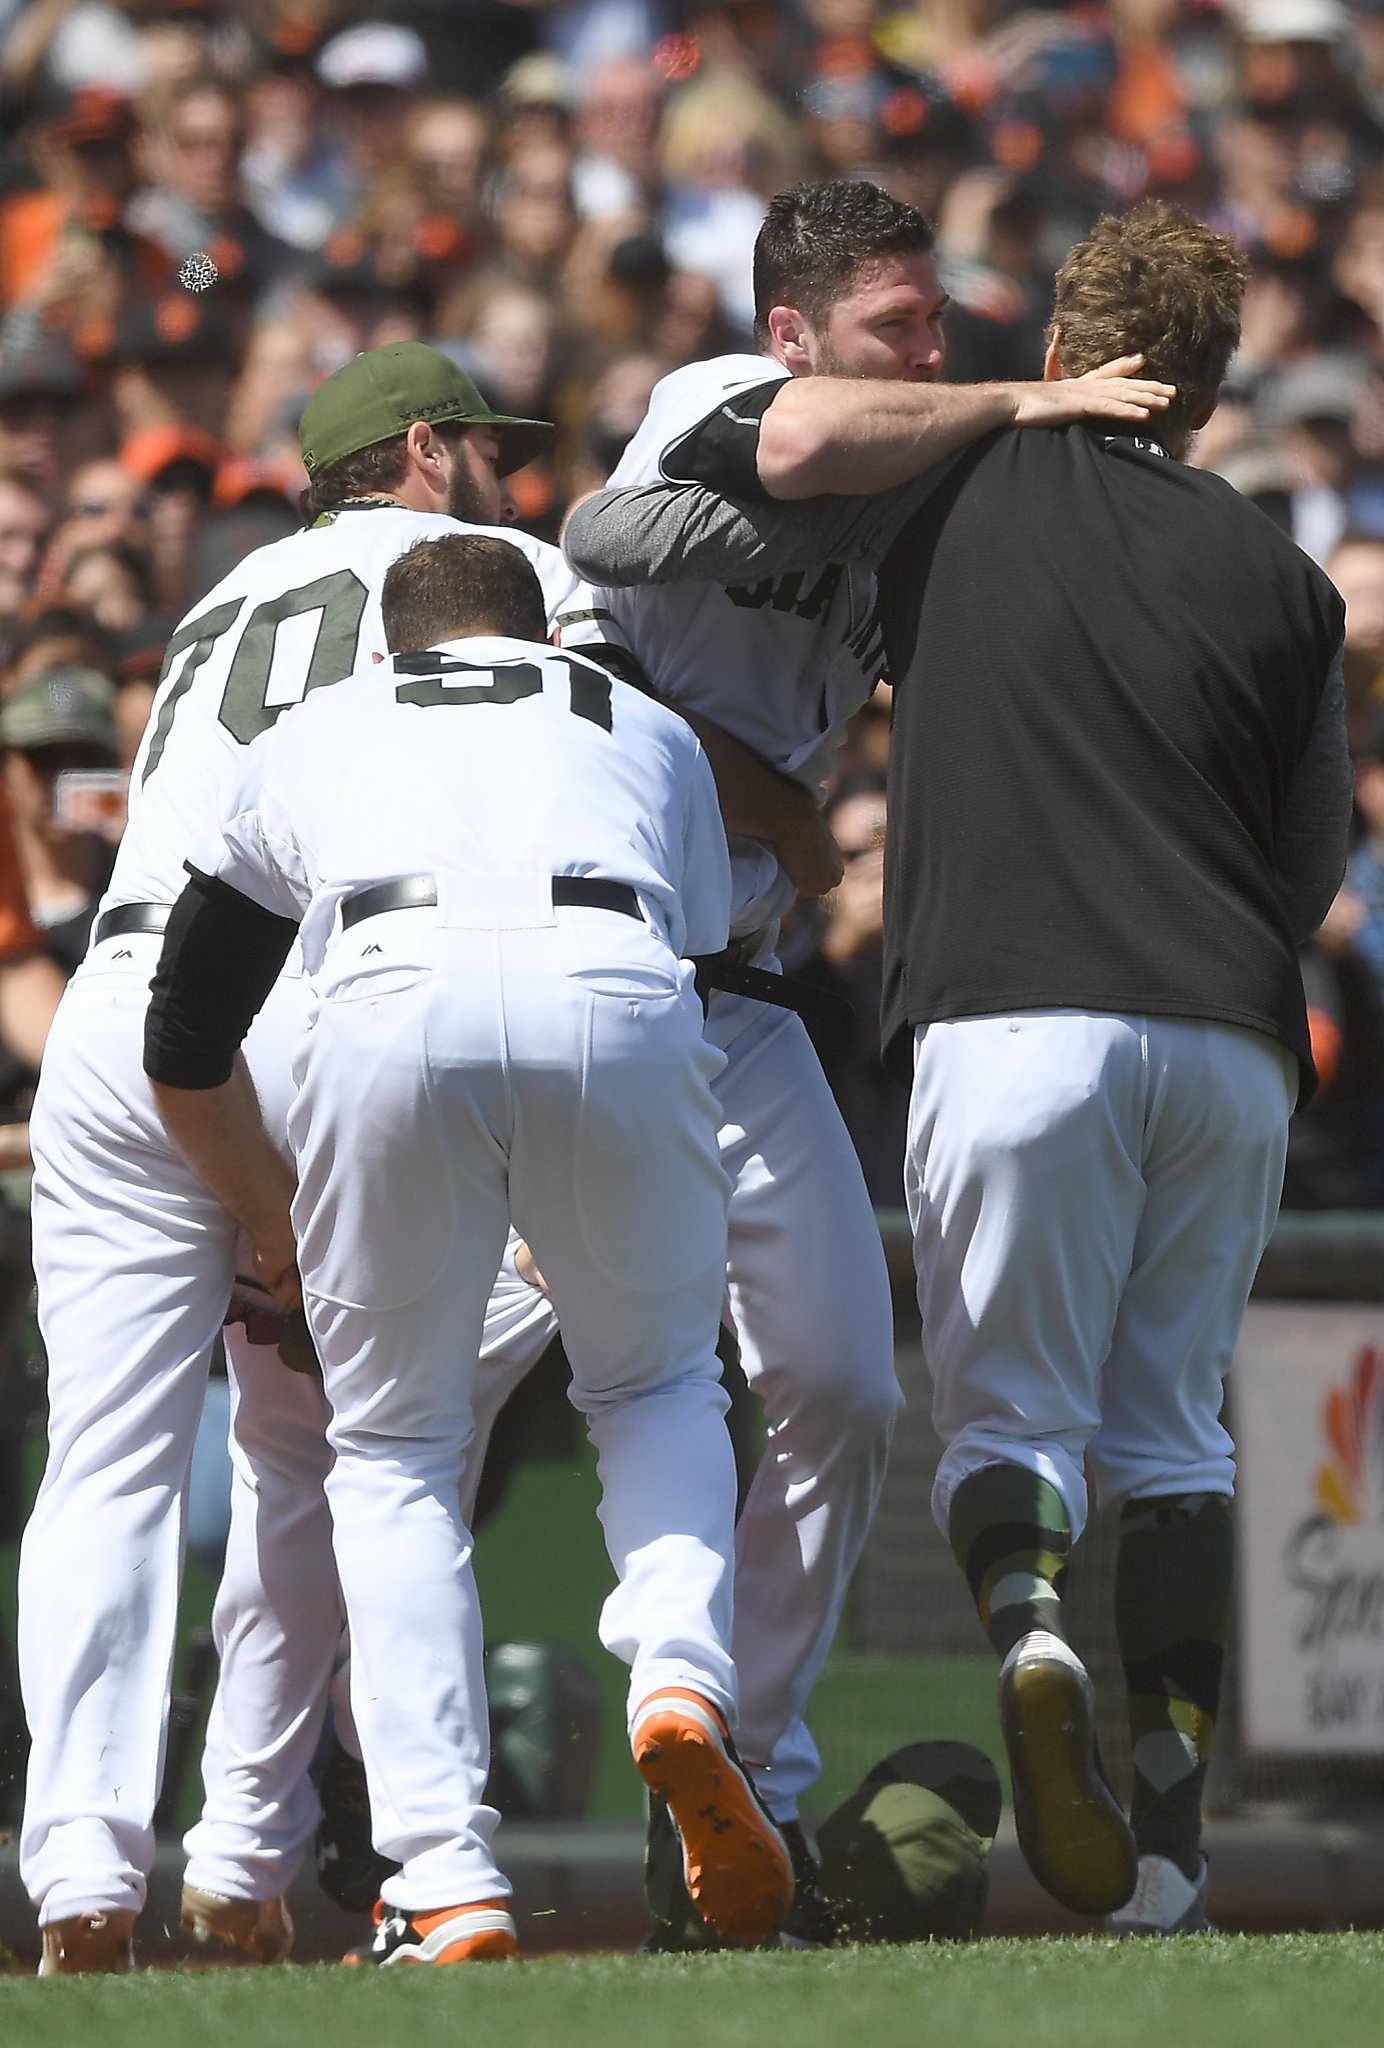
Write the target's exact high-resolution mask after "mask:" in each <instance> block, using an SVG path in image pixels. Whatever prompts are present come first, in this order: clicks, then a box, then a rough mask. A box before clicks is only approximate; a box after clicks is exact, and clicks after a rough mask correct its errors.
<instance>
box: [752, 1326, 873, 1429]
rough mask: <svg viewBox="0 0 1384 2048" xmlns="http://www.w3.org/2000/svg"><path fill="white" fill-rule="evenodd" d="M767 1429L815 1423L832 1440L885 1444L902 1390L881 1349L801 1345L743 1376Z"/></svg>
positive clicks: (855, 1346) (859, 1345)
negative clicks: (788, 1422)
mask: <svg viewBox="0 0 1384 2048" xmlns="http://www.w3.org/2000/svg"><path fill="white" fill-rule="evenodd" d="M749 1377H750V1378H751V1384H752V1385H753V1387H754V1390H755V1392H756V1393H757V1394H758V1396H759V1397H760V1399H761V1400H762V1401H763V1403H764V1407H765V1411H766V1413H767V1414H768V1417H769V1420H770V1422H771V1423H774V1422H777V1421H780V1420H783V1421H786V1420H788V1419H789V1418H790V1417H791V1418H793V1419H795V1420H798V1421H802V1420H805V1419H809V1418H810V1419H813V1420H820V1421H821V1422H822V1423H823V1424H824V1425H826V1426H827V1427H829V1428H830V1430H831V1432H832V1435H833V1437H834V1438H836V1439H838V1440H839V1439H841V1438H851V1439H853V1440H855V1441H857V1442H875V1441H883V1442H885V1443H887V1442H888V1440H889V1436H890V1434H891V1432H892V1430H893V1427H894V1422H895V1418H896V1417H897V1415H898V1412H899V1409H900V1408H901V1407H902V1406H903V1390H902V1388H901V1387H900V1386H899V1383H898V1380H897V1378H896V1377H895V1373H894V1360H893V1355H892V1351H891V1349H890V1348H889V1347H887V1346H883V1345H880V1346H875V1347H866V1346H864V1345H861V1344H860V1343H858V1342H854V1343H852V1344H850V1345H847V1346H843V1347H842V1348H840V1349H830V1350H829V1349H827V1348H826V1347H823V1346H821V1345H817V1344H813V1345H805V1346H804V1347H803V1349H802V1350H801V1351H800V1352H799V1353H798V1354H797V1355H796V1356H791V1357H790V1356H784V1357H781V1358H779V1359H777V1360H776V1361H774V1362H772V1363H769V1362H764V1363H762V1364H761V1367H760V1370H759V1371H758V1372H755V1373H752V1374H750V1375H749Z"/></svg>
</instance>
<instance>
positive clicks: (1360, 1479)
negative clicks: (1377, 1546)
mask: <svg viewBox="0 0 1384 2048" xmlns="http://www.w3.org/2000/svg"><path fill="white" fill-rule="evenodd" d="M1321 1429H1322V1437H1323V1440H1324V1442H1325V1445H1326V1452H1327V1456H1326V1460H1325V1462H1324V1463H1323V1464H1320V1465H1318V1467H1317V1485H1316V1501H1317V1506H1318V1507H1319V1508H1320V1509H1321V1510H1322V1511H1323V1512H1324V1513H1325V1514H1326V1515H1329V1516H1330V1518H1331V1520H1332V1521H1333V1522H1336V1523H1338V1524H1346V1525H1349V1526H1353V1527H1354V1526H1360V1525H1362V1524H1363V1525H1366V1526H1368V1525H1370V1524H1378V1523H1381V1522H1384V1358H1381V1356H1380V1354H1379V1352H1378V1351H1376V1350H1375V1348H1374V1346H1373V1345H1369V1344H1367V1345H1365V1346H1363V1347H1362V1348H1361V1349H1360V1350H1359V1351H1357V1352H1356V1354H1355V1357H1354V1360H1353V1361H1352V1364H1351V1368H1350V1371H1349V1373H1348V1375H1347V1377H1346V1383H1345V1385H1344V1386H1335V1387H1333V1388H1332V1389H1331V1391H1330V1392H1329V1393H1328V1395H1327V1397H1326V1399H1325V1400H1324V1401H1323V1403H1322V1411H1321Z"/></svg>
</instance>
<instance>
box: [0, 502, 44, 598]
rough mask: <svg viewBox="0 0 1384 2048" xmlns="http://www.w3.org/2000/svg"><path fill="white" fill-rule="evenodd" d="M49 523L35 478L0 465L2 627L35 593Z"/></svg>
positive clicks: (0, 593)
mask: <svg viewBox="0 0 1384 2048" xmlns="http://www.w3.org/2000/svg"><path fill="white" fill-rule="evenodd" d="M50 523H51V521H50V516H49V512H48V507H47V505H46V504H45V502H44V498H43V493H42V491H41V490H40V489H39V487H38V485H37V484H36V483H35V482H34V480H33V478H32V477H31V476H29V475H28V474H27V472H26V471H24V470H22V469H10V468H0V628H2V627H3V625H4V623H5V622H6V621H7V620H9V621H13V620H15V619H17V618H18V616H19V614H20V613H21V612H22V611H23V609H24V607H25V605H26V604H27V603H28V601H29V598H30V597H31V595H32V594H33V588H34V583H35V581H36V579H37V576H38V565H39V563H40V562H41V561H42V559H43V546H44V542H45V541H46V540H47V538H48V529H49V525H50Z"/></svg>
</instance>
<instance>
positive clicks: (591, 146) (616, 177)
mask: <svg viewBox="0 0 1384 2048" xmlns="http://www.w3.org/2000/svg"><path fill="white" fill-rule="evenodd" d="M663 97H664V87H663V83H662V80H661V79H660V78H659V76H658V73H657V72H656V71H655V70H654V67H653V65H652V64H651V63H650V62H649V61H648V59H647V57H635V56H630V57H619V58H616V59H615V61H614V62H612V63H609V64H604V65H602V66H601V67H600V69H599V70H597V71H595V72H594V73H593V74H592V75H591V77H590V78H589V80H588V81H587V86H586V90H585V92H584V93H583V95H582V98H581V103H580V109H579V112H578V116H577V129H576V133H577V147H578V150H579V155H578V157H577V162H576V168H575V170H574V172H573V185H574V190H575V193H576V201H577V209H578V211H579V212H580V214H581V216H582V218H583V220H609V219H610V218H611V216H612V215H615V214H631V213H642V212H646V211H648V210H650V209H652V208H653V206H654V205H655V203H656V201H657V195H658V189H659V163H658V133H659V123H660V120H661V118H662V113H663Z"/></svg>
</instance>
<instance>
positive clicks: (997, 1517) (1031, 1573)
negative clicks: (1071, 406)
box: [948, 1465, 1072, 1658]
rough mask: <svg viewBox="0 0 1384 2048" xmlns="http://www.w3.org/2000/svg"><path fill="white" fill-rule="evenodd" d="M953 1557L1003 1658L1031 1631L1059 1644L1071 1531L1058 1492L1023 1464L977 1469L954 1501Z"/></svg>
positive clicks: (950, 1525)
mask: <svg viewBox="0 0 1384 2048" xmlns="http://www.w3.org/2000/svg"><path fill="white" fill-rule="evenodd" d="M948 1534H949V1536H950V1539H951V1547H952V1554H953V1555H954V1556H955V1558H956V1561H957V1563H958V1564H959V1565H960V1567H961V1569H962V1571H963V1572H964V1573H965V1574H966V1583H967V1584H968V1585H969V1587H970V1589H971V1597H972V1599H973V1600H974V1601H975V1603H976V1606H977V1608H978V1609H979V1611H980V1619H981V1623H982V1625H983V1627H984V1629H985V1633H986V1634H987V1635H988V1636H989V1638H990V1641H991V1642H992V1643H993V1644H994V1646H995V1649H996V1650H997V1651H998V1652H999V1655H1000V1656H1001V1658H1003V1657H1007V1656H1008V1654H1009V1652H1010V1650H1011V1649H1012V1648H1013V1647H1014V1644H1015V1643H1017V1642H1018V1640H1019V1638H1020V1636H1023V1635H1027V1634H1028V1632H1029V1630H1030V1629H1035V1628H1043V1629H1047V1630H1048V1631H1049V1632H1050V1633H1051V1634H1052V1635H1056V1636H1061V1637H1063V1639H1064V1640H1065V1638H1066V1630H1065V1629H1064V1627H1063V1624H1062V1588H1063V1586H1064V1585H1065V1583H1066V1578H1067V1563H1068V1560H1069V1558H1070V1556H1071V1549H1072V1526H1071V1523H1070V1521H1069V1520H1068V1518H1067V1510H1066V1507H1065V1505H1064V1503H1063V1500H1062V1496H1061V1494H1060V1493H1059V1492H1058V1491H1057V1488H1056V1487H1055V1486H1052V1485H1050V1484H1049V1482H1048V1481H1047V1480H1046V1479H1040V1478H1039V1477H1038V1475H1037V1473H1036V1472H1028V1471H1026V1470H1025V1469H1024V1468H1023V1466H1021V1465H983V1466H982V1467H981V1469H980V1471H979V1472H972V1473H971V1475H970V1477H969V1478H967V1479H963V1480H962V1482H961V1484H960V1486H958V1487H957V1489H956V1492H955V1493H954V1494H953V1495H952V1504H951V1514H950V1516H949V1518H948Z"/></svg>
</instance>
